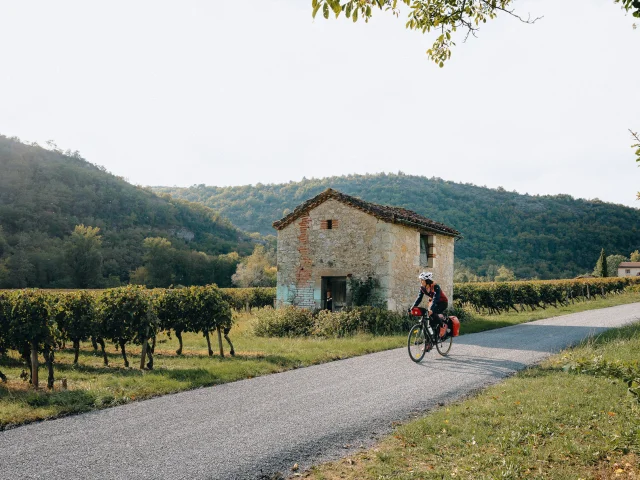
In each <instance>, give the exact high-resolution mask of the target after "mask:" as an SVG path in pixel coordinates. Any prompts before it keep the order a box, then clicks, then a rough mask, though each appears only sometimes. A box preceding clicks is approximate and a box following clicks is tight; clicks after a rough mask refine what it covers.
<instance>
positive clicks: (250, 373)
mask: <svg viewBox="0 0 640 480" xmlns="http://www.w3.org/2000/svg"><path fill="white" fill-rule="evenodd" d="M639 301H640V294H638V293H625V294H621V295H615V296H611V297H609V298H607V299H602V300H593V301H590V302H584V303H576V304H575V305H572V306H570V307H566V308H563V309H555V308H550V309H547V310H539V311H535V312H525V313H515V312H514V313H508V314H502V315H496V316H476V317H474V318H473V319H472V320H470V321H468V322H465V323H464V324H463V325H462V329H461V330H462V333H463V334H464V333H472V332H476V331H481V330H487V329H491V328H499V327H503V326H507V325H514V324H518V323H523V322H527V321H531V320H536V319H539V318H547V317H550V316H556V315H562V314H565V313H570V312H573V311H581V310H586V309H592V308H603V307H607V306H613V305H619V304H624V303H631V302H639ZM251 321H252V317H251V316H250V315H248V314H243V315H240V316H239V318H238V320H237V323H236V325H234V328H233V329H232V330H231V333H230V337H231V339H232V341H233V343H234V346H235V350H236V356H235V357H233V358H232V357H229V356H228V353H227V356H226V357H225V358H220V357H219V356H217V355H216V356H213V357H209V356H207V346H206V341H205V339H204V338H203V337H202V336H200V335H196V334H185V335H184V354H183V355H182V356H178V355H176V354H175V350H176V349H177V347H178V341H177V340H176V339H175V338H173V337H172V338H169V337H168V336H167V335H166V334H161V335H160V336H159V337H158V341H157V347H156V355H155V368H154V370H152V371H143V370H139V369H137V368H124V364H123V360H122V357H121V356H120V354H119V352H118V351H116V349H115V348H114V346H113V345H108V346H107V352H108V356H109V365H110V366H109V367H105V366H103V364H102V357H101V356H100V355H97V354H96V353H94V351H93V349H92V347H91V345H90V344H89V343H86V344H83V345H82V349H81V353H80V360H79V364H78V365H76V366H74V365H73V352H72V350H71V349H66V350H63V351H60V352H57V353H56V358H55V372H56V384H55V387H54V389H53V390H52V391H47V390H46V389H41V390H39V391H34V390H33V389H32V388H31V387H30V386H29V384H28V383H27V382H26V381H23V380H21V379H20V373H21V372H22V371H23V369H24V368H25V366H24V364H23V363H22V362H21V361H20V359H19V358H18V356H17V355H16V354H15V352H10V354H9V356H7V357H2V358H0V370H2V371H3V372H4V373H5V375H7V377H8V382H7V383H0V429H4V428H7V427H10V426H12V425H18V424H22V423H27V422H31V421H35V420H41V419H47V418H55V417H58V416H61V415H67V414H72V413H78V412H85V411H89V410H94V409H99V408H106V407H110V406H115V405H121V404H124V403H128V402H131V401H135V400H141V399H145V398H150V397H153V396H157V395H164V394H167V393H172V392H179V391H183V390H189V389H194V388H199V387H204V386H211V385H217V384H221V383H225V382H231V381H235V380H241V379H245V378H252V377H256V376H259V375H265V374H269V373H275V372H282V371H285V370H290V369H293V368H300V367H305V366H309V365H313V364H318V363H324V362H329V361H333V360H338V359H342V358H348V357H352V356H357V355H363V354H366V353H372V352H377V351H382V350H387V349H390V348H396V347H402V346H404V345H406V336H405V335H404V334H402V335H397V336H385V337H373V336H370V335H356V336H353V337H349V338H332V339H318V338H260V337H256V336H255V335H253V334H252V332H251V328H250V324H251ZM214 337H215V335H214ZM214 351H217V349H216V348H215V346H214ZM225 351H226V352H228V345H226V344H225ZM127 353H128V356H129V361H130V364H131V365H132V366H137V365H139V362H140V357H139V355H140V347H134V346H128V347H127ZM40 376H41V377H42V378H46V372H45V371H44V369H41V371H40ZM62 379H66V382H67V387H68V388H67V389H66V390H64V389H62V385H61V380H62Z"/></svg>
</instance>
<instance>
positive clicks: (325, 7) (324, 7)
mask: <svg viewBox="0 0 640 480" xmlns="http://www.w3.org/2000/svg"><path fill="white" fill-rule="evenodd" d="M322 15H324V18H329V5H328V4H326V3H325V4H324V5H322Z"/></svg>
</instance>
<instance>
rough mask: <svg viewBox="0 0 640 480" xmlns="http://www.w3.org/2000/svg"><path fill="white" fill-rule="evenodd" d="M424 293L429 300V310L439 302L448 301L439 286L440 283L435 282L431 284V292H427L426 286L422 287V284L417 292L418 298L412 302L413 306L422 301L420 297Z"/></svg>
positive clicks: (433, 308)
mask: <svg viewBox="0 0 640 480" xmlns="http://www.w3.org/2000/svg"><path fill="white" fill-rule="evenodd" d="M425 295H426V296H427V297H429V299H430V300H431V310H435V308H436V306H437V305H439V304H441V303H449V299H448V298H447V296H446V295H445V294H444V292H443V291H442V289H441V288H440V285H438V284H437V283H435V284H434V285H433V289H432V291H431V292H428V291H427V288H426V287H422V286H421V287H420V292H418V298H416V301H415V303H414V304H413V306H414V307H417V306H418V305H420V302H422V298H423V297H424V296H425Z"/></svg>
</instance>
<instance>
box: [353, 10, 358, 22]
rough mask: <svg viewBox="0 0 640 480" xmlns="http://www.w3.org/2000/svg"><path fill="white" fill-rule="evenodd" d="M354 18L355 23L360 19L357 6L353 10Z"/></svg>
mask: <svg viewBox="0 0 640 480" xmlns="http://www.w3.org/2000/svg"><path fill="white" fill-rule="evenodd" d="M352 18H353V22H354V23H355V22H357V21H358V7H356V8H355V9H354V10H353V16H352Z"/></svg>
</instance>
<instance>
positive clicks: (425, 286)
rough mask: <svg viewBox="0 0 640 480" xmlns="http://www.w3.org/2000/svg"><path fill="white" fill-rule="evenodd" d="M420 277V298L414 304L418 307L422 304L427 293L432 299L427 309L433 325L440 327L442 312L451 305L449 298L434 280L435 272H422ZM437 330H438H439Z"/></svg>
mask: <svg viewBox="0 0 640 480" xmlns="http://www.w3.org/2000/svg"><path fill="white" fill-rule="evenodd" d="M418 278H419V279H420V292H419V293H418V298H417V299H416V301H415V303H414V304H413V306H414V307H417V306H418V305H420V302H422V298H423V297H424V296H425V295H427V296H428V297H429V299H430V300H431V305H430V306H429V309H428V310H427V313H428V314H429V318H430V319H431V325H432V326H437V327H438V328H439V327H441V326H442V324H443V320H442V319H441V318H440V314H441V313H443V312H444V311H445V310H446V309H447V307H448V306H449V299H448V298H447V296H446V295H445V293H444V292H443V291H442V288H440V285H438V284H437V283H435V282H434V281H433V273H431V272H422V273H421V274H420V275H419V276H418ZM409 310H411V309H409ZM434 330H435V328H434ZM435 331H436V332H437V331H438V330H435Z"/></svg>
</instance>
